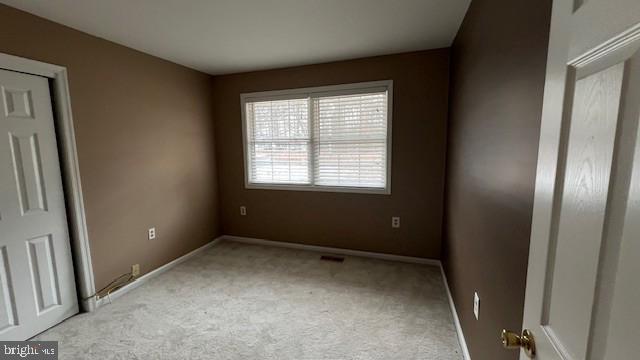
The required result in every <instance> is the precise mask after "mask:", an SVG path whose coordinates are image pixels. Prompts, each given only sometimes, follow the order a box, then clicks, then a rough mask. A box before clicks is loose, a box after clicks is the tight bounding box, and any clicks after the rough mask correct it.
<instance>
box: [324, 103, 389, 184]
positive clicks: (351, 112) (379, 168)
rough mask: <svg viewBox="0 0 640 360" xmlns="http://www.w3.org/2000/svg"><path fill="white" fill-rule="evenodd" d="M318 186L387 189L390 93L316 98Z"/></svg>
mask: <svg viewBox="0 0 640 360" xmlns="http://www.w3.org/2000/svg"><path fill="white" fill-rule="evenodd" d="M314 121H315V125H314V126H315V129H314V151H315V164H314V165H315V166H314V177H315V183H316V184H317V185H326V186H348V187H369V188H384V187H385V186H386V179H387V93H386V92H381V93H373V94H358V95H343V96H329V97H321V98H315V99H314Z"/></svg>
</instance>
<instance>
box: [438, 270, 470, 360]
mask: <svg viewBox="0 0 640 360" xmlns="http://www.w3.org/2000/svg"><path fill="white" fill-rule="evenodd" d="M440 272H441V273H442V281H444V288H445V289H446V290H447V298H448V299H449V307H451V313H452V314H453V324H454V325H455V326H456V333H457V334H458V342H459V343H460V348H461V349H462V356H464V360H471V355H469V348H468V347H467V341H466V340H465V339H464V333H463V332H462V325H460V318H458V311H457V310H456V304H455V303H454V302H453V296H451V289H449V282H448V281H447V275H446V274H445V273H444V267H443V266H442V264H440Z"/></svg>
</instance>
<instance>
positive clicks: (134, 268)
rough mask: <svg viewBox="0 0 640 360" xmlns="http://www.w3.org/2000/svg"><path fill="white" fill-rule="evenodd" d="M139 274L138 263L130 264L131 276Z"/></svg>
mask: <svg viewBox="0 0 640 360" xmlns="http://www.w3.org/2000/svg"><path fill="white" fill-rule="evenodd" d="M139 275H140V264H133V265H131V276H135V277H137V276H139Z"/></svg>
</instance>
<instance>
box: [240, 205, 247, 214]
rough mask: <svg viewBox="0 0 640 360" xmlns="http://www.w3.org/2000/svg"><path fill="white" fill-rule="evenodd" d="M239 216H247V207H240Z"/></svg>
mask: <svg viewBox="0 0 640 360" xmlns="http://www.w3.org/2000/svg"><path fill="white" fill-rule="evenodd" d="M240 215H242V216H246V215H247V207H246V206H244V205H243V206H240Z"/></svg>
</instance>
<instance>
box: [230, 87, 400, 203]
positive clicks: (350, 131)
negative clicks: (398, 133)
mask: <svg viewBox="0 0 640 360" xmlns="http://www.w3.org/2000/svg"><path fill="white" fill-rule="evenodd" d="M391 98H392V82H391V81H376V82H368V83H358V84H349V85H338V86H324V87H318V88H305V89H295V90H286V91H269V92H261V93H251V94H242V95H241V104H242V111H243V131H244V141H245V146H244V147H245V149H244V151H245V185H246V187H247V188H262V189H288V190H320V191H347V192H366V193H383V194H389V193H390V163H391V162H390V158H391V153H390V149H391V115H390V114H391V108H392V105H391Z"/></svg>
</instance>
